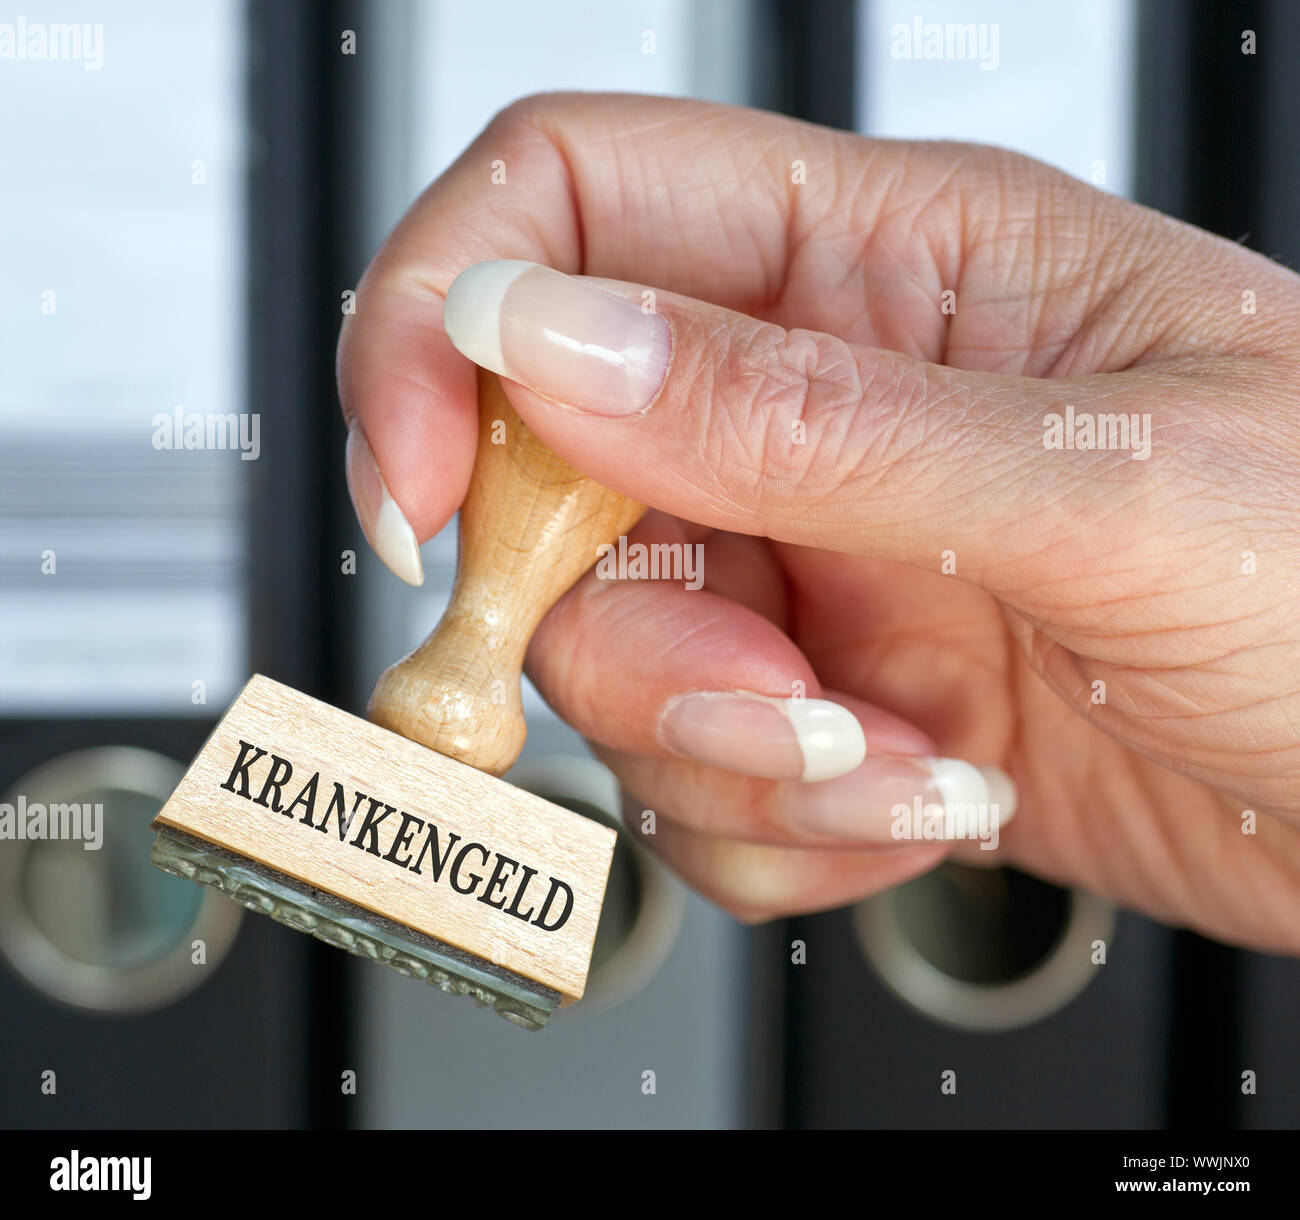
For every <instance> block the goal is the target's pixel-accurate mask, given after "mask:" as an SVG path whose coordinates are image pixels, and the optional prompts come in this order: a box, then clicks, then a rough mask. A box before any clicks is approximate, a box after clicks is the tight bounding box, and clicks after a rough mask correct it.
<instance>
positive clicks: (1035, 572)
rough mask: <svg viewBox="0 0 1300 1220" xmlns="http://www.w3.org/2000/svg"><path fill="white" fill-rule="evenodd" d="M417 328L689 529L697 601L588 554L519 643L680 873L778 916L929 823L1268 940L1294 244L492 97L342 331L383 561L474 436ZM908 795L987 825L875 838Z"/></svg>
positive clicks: (912, 165) (900, 151)
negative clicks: (493, 106)
mask: <svg viewBox="0 0 1300 1220" xmlns="http://www.w3.org/2000/svg"><path fill="white" fill-rule="evenodd" d="M796 163H802V166H803V167H804V168H803V170H802V172H801V171H800V168H799V165H798V164H796ZM494 164H495V165H496V169H497V172H496V175H495V176H496V178H497V179H500V177H501V172H500V171H501V170H502V169H504V175H505V181H504V182H501V181H496V182H494ZM801 177H805V178H806V180H805V181H802V182H801V181H799V179H800V178H801ZM503 259H507V260H525V261H527V262H530V263H539V264H544V265H545V267H546V268H555V269H557V270H554V271H552V270H544V269H532V270H529V269H522V273H521V269H520V268H519V267H509V266H507V267H505V268H503V267H501V266H500V265H499V264H497V263H495V262H494V261H492V260H503ZM473 264H486V265H485V266H475V267H474V268H473V269H472V270H471V271H470V272H469V273H468V274H467V275H466V276H465V277H464V279H462V280H461V281H459V282H458V284H457V286H456V289H455V291H454V292H453V293H452V296H451V298H450V300H448V291H449V289H451V287H452V283H453V281H454V280H456V277H457V275H458V274H459V273H461V272H462V271H464V270H465V269H466V268H468V267H471V265H473ZM561 273H565V274H561ZM577 276H585V277H599V278H597V279H585V280H584V279H577V278H572V277H577ZM503 294H504V295H503ZM444 306H446V318H445V327H444ZM449 331H450V333H451V336H452V337H449V335H448V332H449ZM453 338H455V340H456V341H457V343H458V344H459V345H460V347H461V349H463V351H464V352H466V353H468V354H469V355H470V356H472V357H474V358H475V359H477V360H479V361H480V362H482V363H485V364H488V365H491V366H493V367H495V368H496V369H497V371H498V372H501V373H502V374H503V375H505V376H507V377H510V378H511V379H512V381H510V382H508V383H507V390H508V393H509V396H510V399H511V401H512V403H513V404H514V406H515V408H516V410H517V411H518V412H519V414H520V415H521V416H522V417H523V419H524V420H525V421H526V422H527V423H528V424H529V426H530V427H532V428H533V429H534V431H535V432H536V433H537V434H538V435H539V436H540V437H541V438H542V439H543V440H544V441H545V442H546V443H547V444H548V445H550V446H551V447H552V448H553V449H554V450H555V451H556V452H557V453H559V454H561V455H562V456H563V457H565V458H567V459H568V460H569V461H570V462H571V463H573V465H575V466H577V467H579V468H580V469H582V470H583V471H585V472H586V473H588V474H590V475H591V476H593V477H594V478H596V479H598V480H600V481H601V482H603V483H606V484H608V485H609V486H610V487H613V488H616V489H618V490H619V491H622V492H624V493H626V494H627V495H629V496H632V497H634V498H637V499H639V500H642V501H644V502H645V503H647V504H649V505H651V506H652V508H653V509H654V510H656V511H652V512H651V513H650V514H649V515H648V516H647V518H646V519H645V520H644V521H643V522H642V524H641V525H640V526H639V527H638V528H637V530H636V531H635V533H634V535H633V536H632V538H631V539H630V541H631V542H632V543H636V542H647V543H648V542H668V543H673V542H675V543H678V544H681V545H682V546H687V545H690V546H693V545H694V544H697V543H702V544H703V555H704V564H703V588H701V589H699V590H698V591H696V590H690V589H687V588H685V587H684V582H682V581H678V582H676V583H673V582H669V581H662V580H661V581H650V580H633V579H627V580H606V579H601V578H600V577H599V576H597V575H596V574H595V573H594V572H593V573H589V574H588V576H587V577H586V578H585V579H584V580H583V581H582V582H581V583H580V584H579V585H578V586H577V587H576V588H575V589H574V590H573V591H572V592H571V593H569V594H568V595H567V596H566V597H565V598H564V599H563V600H562V601H561V603H560V604H559V605H558V606H557V607H556V608H555V609H554V610H553V611H552V613H551V614H550V615H549V616H548V617H547V618H546V620H545V622H544V623H543V625H542V627H541V629H540V630H539V632H538V634H537V636H536V637H535V639H534V641H533V645H532V647H531V649H530V652H529V672H530V674H531V675H532V677H533V679H534V680H535V682H536V683H537V685H538V687H539V688H540V689H541V691H542V692H543V694H544V695H545V696H546V697H547V699H548V700H549V701H550V702H551V704H552V705H553V706H554V707H555V708H556V709H557V710H558V711H559V712H560V714H561V715H563V716H564V717H565V718H566V719H567V720H568V721H570V723H572V724H573V725H574V726H576V727H577V728H578V730H579V731H580V732H582V733H583V734H584V735H585V736H586V737H588V738H589V739H590V741H591V742H592V744H593V746H594V747H595V749H596V751H597V753H598V755H599V756H600V757H601V758H602V759H604V760H605V761H606V762H607V763H608V764H609V766H610V767H611V768H612V769H613V770H614V772H615V773H616V774H617V776H618V777H619V779H620V781H621V782H622V784H623V786H624V790H625V792H626V793H628V794H629V800H630V801H631V807H632V810H633V811H634V812H635V813H636V814H637V815H638V816H639V814H640V811H641V810H642V809H646V808H648V809H652V810H654V811H655V813H656V827H655V829H656V833H655V834H654V835H647V836H645V842H646V843H647V844H648V845H649V846H651V847H652V848H654V849H655V850H657V851H658V852H660V853H661V854H662V855H663V856H664V857H665V858H666V859H667V860H668V861H669V862H670V863H671V864H672V865H673V866H674V867H675V868H677V869H678V870H679V871H680V872H681V874H682V875H683V876H684V877H685V878H686V879H687V880H688V881H689V882H691V883H692V884H693V885H695V886H696V887H697V888H699V889H700V890H702V891H703V892H704V893H705V894H707V895H709V896H710V897H711V898H713V899H714V900H715V901H717V902H719V903H721V904H722V905H723V906H725V907H726V908H728V909H729V910H731V911H733V912H734V913H736V914H737V915H738V916H740V917H741V918H744V919H762V918H768V917H772V916H776V915H782V914H789V913H795V912H803V911H811V910H818V909H822V908H827V907H832V906H837V905H840V904H843V903H848V902H853V901H856V900H858V899H860V898H862V897H864V896H865V895H868V894H871V893H874V892H876V891H879V890H881V889H884V888H887V887H889V886H893V885H895V884H897V883H899V882H901V881H903V880H905V879H907V878H908V877H911V876H914V875H916V874H918V873H921V872H923V871H925V870H927V869H929V868H931V867H932V866H933V865H934V864H935V863H936V862H937V861H938V860H940V859H942V858H943V857H944V856H946V855H948V854H953V855H954V856H955V857H956V858H959V859H965V860H968V861H970V862H973V863H981V864H987V863H1010V864H1014V865H1016V866H1018V867H1021V868H1024V869H1027V870H1029V871H1031V872H1034V873H1036V874H1038V875H1040V876H1042V877H1045V878H1047V879H1049V880H1052V881H1055V882H1059V883H1061V884H1066V885H1079V886H1083V887H1085V888H1087V889H1090V890H1092V891H1094V892H1096V893H1099V894H1102V895H1104V896H1107V897H1109V898H1111V899H1114V900H1116V901H1119V902H1121V903H1124V904H1128V905H1131V906H1134V907H1137V908H1139V909H1141V910H1143V911H1146V912H1148V913H1150V914H1152V915H1154V916H1155V917H1157V918H1160V919H1163V920H1166V921H1168V922H1171V923H1175V924H1184V925H1188V926H1191V927H1193V928H1196V929H1198V930H1199V931H1201V932H1204V933H1206V934H1209V935H1212V936H1216V937H1219V938H1222V939H1226V940H1230V941H1234V942H1238V943H1241V944H1245V945H1250V946H1254V947H1259V948H1265V949H1272V950H1281V951H1287V952H1300V693H1297V691H1298V690H1300V614H1297V588H1298V581H1300V512H1298V503H1300V458H1298V457H1297V452H1298V450H1300V279H1297V277H1296V276H1295V275H1293V274H1291V273H1290V272H1288V271H1286V270H1284V269H1282V268H1280V267H1278V266H1277V265H1275V264H1273V263H1271V262H1269V261H1268V260H1266V259H1264V258H1262V257H1259V256H1258V255H1255V254H1252V253H1249V252H1248V251H1246V250H1243V249H1241V248H1240V247H1238V246H1236V245H1233V244H1232V243H1230V242H1227V241H1222V240H1219V239H1217V238H1214V237H1212V236H1210V235H1208V234H1205V233H1202V232H1200V231H1198V230H1195V229H1192V228H1189V227H1187V226H1185V225H1182V224H1179V223H1176V222H1175V221H1172V220H1170V219H1168V218H1166V217H1163V216H1160V215H1158V214H1156V213H1154V212H1151V211H1148V210H1146V209H1144V208H1140V207H1138V206H1136V205H1133V204H1131V203H1128V202H1126V201H1124V200H1121V199H1118V198H1114V197H1112V196H1109V195H1106V194H1103V193H1101V192H1098V191H1096V190H1093V189H1091V188H1090V187H1088V186H1086V185H1084V184H1082V183H1080V182H1077V181H1075V180H1073V179H1071V178H1068V177H1066V176H1064V175H1063V174H1060V173H1058V172H1056V171H1054V170H1051V169H1049V168H1047V167H1045V166H1043V165H1040V164H1038V163H1036V162H1033V161H1030V160H1027V159H1025V158H1023V157H1019V156H1016V155H1013V154H1010V153H1006V152H1001V151H997V150H994V149H989V148H981V147H972V146H966V145H956V144H929V143H905V142H888V141H878V140H869V139H864V138H861V137H858V136H854V135H848V134H843V133H837V132H831V131H827V130H823V129H820V128H817V127H812V126H809V125H806V124H801V123H796V122H793V121H789V120H786V119H783V118H779V117H775V116H771V115H766V114H762V113H757V112H752V111H747V110H739V109H728V108H722V107H715V106H709V105H704V104H697V103H693V102H685V101H674V100H666V99H654V98H643V97H622V96H609V97H594V96H589V95H584V96H551V97H539V98H533V99H529V100H526V101H525V102H522V103H519V104H516V105H515V106H512V107H511V108H510V109H508V110H507V111H505V112H504V113H502V114H501V115H500V116H498V118H497V119H496V120H495V121H494V122H493V123H492V124H491V125H490V126H489V127H488V128H487V130H486V131H485V132H484V133H483V134H482V135H481V136H480V137H479V139H478V140H477V141H476V142H475V143H474V145H473V146H472V147H471V148H470V149H469V150H468V151H467V152H466V153H465V154H464V155H463V156H462V157H461V159H460V160H459V161H458V162H457V163H456V164H455V165H454V166H453V167H452V168H451V169H450V170H448V171H447V173H446V174H445V175H443V177H442V178H440V179H439V180H438V181H437V182H436V183H434V184H433V186H431V187H430V188H429V190H428V191H427V192H426V193H425V194H424V195H423V196H422V197H421V199H420V200H419V201H418V202H417V203H416V204H415V206H414V207H413V208H412V209H411V211H410V212H409V213H408V215H407V216H406V217H405V218H404V219H403V221H402V222H401V224H400V225H399V226H398V227H397V229H396V230H395V231H394V232H393V234H392V235H391V237H390V238H389V239H388V241H387V242H386V244H385V245H384V247H383V249H382V250H381V251H380V252H379V254H378V255H377V256H376V258H375V260H374V262H373V263H372V265H371V266H370V268H369V270H368V271H367V272H366V275H365V277H364V279H363V281H362V283H361V285H360V287H359V290H358V299H357V312H356V315H355V316H354V317H351V318H349V319H347V321H346V323H345V326H344V330H343V334H342V337H341V339H340V345H339V386H340V395H341V399H342V403H343V408H344V412H345V415H346V417H347V420H348V422H349V425H350V426H351V434H350V439H349V457H348V469H349V481H350V485H351V487H352V489H353V495H354V500H355V502H356V503H357V505H358V511H359V513H360V516H361V519H362V523H363V525H364V526H365V528H366V531H367V534H368V536H369V538H370V540H371V542H372V544H373V545H374V546H375V548H376V550H377V551H378V552H379V554H380V555H381V556H382V557H383V558H384V559H385V560H386V561H387V562H388V563H389V565H390V566H391V567H393V569H394V570H395V571H396V572H397V573H398V574H399V575H401V576H403V577H405V578H406V579H408V580H412V581H418V580H419V579H420V574H419V557H418V552H417V551H416V549H415V547H416V541H417V539H426V538H428V537H430V536H431V535H432V534H433V533H435V532H436V531H437V530H438V529H439V528H441V527H442V526H443V525H444V524H445V523H446V521H447V520H448V519H449V518H450V517H451V515H452V514H453V513H454V512H455V510H456V508H457V506H458V504H459V503H460V500H461V499H462V498H463V496H464V492H465V488H466V485H467V482H468V478H469V473H470V470H471V466H472V463H473V458H474V445H475V423H474V419H475V398H474V371H473V366H472V365H471V363H470V361H469V360H467V359H466V358H465V355H463V354H462V351H461V350H458V349H457V346H456V345H455V344H453ZM1067 408H1068V410H1067ZM1117 416H1123V417H1125V422H1126V423H1127V424H1128V425H1130V427H1129V429H1128V430H1127V432H1123V431H1120V425H1119V421H1118V420H1117V419H1116V418H1115V417H1117ZM1099 417H1111V418H1110V419H1109V420H1107V419H1106V418H1102V419H1101V420H1100V426H1101V429H1102V438H1103V443H1105V444H1107V445H1109V446H1110V447H1106V448H1097V447H1094V448H1088V447H1084V446H1085V445H1086V444H1087V442H1088V433H1087V431H1086V429H1087V427H1088V424H1089V421H1091V422H1092V423H1093V424H1097V423H1098V418H1099ZM1067 424H1068V432H1069V436H1070V438H1071V439H1072V440H1073V441H1074V442H1075V444H1074V446H1073V447H1059V446H1058V447H1052V446H1053V445H1054V444H1056V442H1058V441H1059V442H1061V444H1062V445H1063V444H1065V442H1066V432H1067ZM1094 441H1095V436H1094ZM1120 445H1122V446H1123V447H1116V446H1120ZM1148 447H1149V448H1148ZM690 554H692V555H693V554H694V552H693V551H692V552H690ZM799 684H802V687H800V685H799ZM801 691H802V692H803V693H806V700H804V701H802V702H800V701H798V700H796V701H794V702H791V701H790V697H791V695H792V694H797V693H800V692H801ZM756 696H757V697H756ZM846 709H847V710H846ZM864 741H865V748H866V756H865V760H862V747H863V743H864ZM931 759H951V760H963V761H961V762H942V761H941V762H937V763H936V762H930V761H927V760H931ZM976 768H982V769H981V770H977V769H976ZM1004 773H1005V774H1004ZM1006 775H1009V776H1010V777H1011V780H1013V781H1014V790H1018V792H1019V806H1018V810H1019V811H1018V814H1017V816H1016V818H1015V821H1014V822H1011V823H1010V825H1005V823H1006V822H1007V820H1008V818H1009V816H1010V814H1011V813H1012V812H1014V811H1015V809H1016V805H1015V795H1014V790H1013V788H1012V785H1011V783H1010V782H1009V781H1008V780H1007V779H1006V778H1005V776H1006ZM805 777H807V778H811V779H817V778H818V777H822V778H820V781H819V782H802V781H803V779H804V778H805ZM918 796H919V797H921V798H922V799H923V800H924V801H926V802H928V803H934V802H942V801H944V800H948V801H950V802H957V803H961V802H962V801H976V802H979V801H981V800H982V801H983V802H984V803H987V804H992V805H996V806H998V808H999V809H1000V818H1001V823H1002V824H1003V826H1004V829H1001V830H1000V832H999V837H1000V844H999V846H998V849H997V850H996V851H985V850H982V845H981V844H980V843H977V842H974V841H971V840H970V839H969V838H968V839H965V840H960V841H955V842H935V841H908V840H903V841H902V842H901V844H900V840H899V839H897V838H896V837H895V834H894V832H895V831H897V830H898V828H899V827H900V825H902V823H901V822H900V820H899V819H897V818H896V817H895V816H894V812H895V806H897V805H899V804H902V805H909V806H910V804H911V802H912V801H913V799H914V798H915V797H918ZM1247 811H1249V812H1247ZM960 825H961V824H960V823H954V826H956V827H958V828H960ZM633 826H634V830H635V829H639V828H640V823H639V821H634V823H633ZM950 829H951V828H950Z"/></svg>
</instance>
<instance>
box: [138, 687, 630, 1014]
mask: <svg viewBox="0 0 1300 1220" xmlns="http://www.w3.org/2000/svg"><path fill="white" fill-rule="evenodd" d="M313 777H315V778H314V779H313ZM157 820H158V822H159V823H162V824H164V825H167V826H172V827H175V828H177V829H179V830H182V831H186V832H188V833H189V834H192V835H195V836H197V837H198V838H201V839H204V840H206V841H208V842H211V843H216V844H218V845H219V846H221V847H224V848H227V849H228V850H230V851H234V852H237V853H239V854H240V855H243V856H247V857H249V858H251V859H253V860H257V861H261V862H262V863H264V864H267V865H269V866H271V867H272V868H274V869H277V870H278V871H280V872H282V873H284V874H286V875H287V876H289V877H291V878H293V879H295V880H297V881H300V882H305V883H307V884H309V885H313V886H316V887H318V888H319V889H322V890H325V891H326V892H328V893H331V894H334V895H336V896H337V897H339V898H343V899H346V900H348V901H350V902H353V903H355V904H356V905H358V906H360V907H363V908H365V909H366V910H369V911H375V912H379V913H381V914H383V915H386V916H388V917H389V918H390V919H394V920H397V921H398V922H399V923H403V924H406V925H408V926H410V927H412V928H415V929H417V930H418V931H421V932H424V933H426V934H427V935H429V936H433V937H436V938H437V939H439V940H442V941H445V942H447V943H449V944H452V945H455V946H457V947H458V948H461V949H464V950H466V951H467V952H470V953H473V954H476V955H477V956H479V957H482V958H486V959H487V960H488V961H491V962H494V963H496V964H497V965H500V966H504V967H506V968H507V969H510V970H514V971H516V972H517V973H519V974H522V975H524V976H525V977H526V978H530V979H534V980H536V981H538V982H540V983H543V984H545V985H546V986H549V987H553V988H555V990H557V991H559V992H561V993H562V994H563V995H564V997H565V1002H566V1003H567V1002H571V1001H572V1000H575V999H578V998H579V997H581V995H582V992H583V989H584V986H585V984H586V976H587V968H588V964H589V962H590V958H591V947H592V943H593V942H594V939H595V935H596V925H597V922H598V921H599V918H600V910H601V903H602V901H603V898H604V892H605V883H606V880H607V878H608V874H609V866H610V860H611V858H612V855H613V850H614V841H615V833H614V831H613V830H612V829H610V828H609V827H607V826H603V825H601V824H600V823H598V822H595V821H592V820H590V819H588V818H584V817H581V816H579V815H578V814H575V813H572V812H570V811H569V810H567V809H563V808H560V807H559V806H557V805H552V804H551V803H550V802H548V801H544V800H542V799H541V798H540V797H537V796H534V795H533V794H532V793H529V792H525V791H523V790H521V789H518V788H515V787H514V786H512V785H510V784H507V783H505V782H504V781H502V780H499V779H495V778H493V777H491V776H488V775H485V774H483V773H482V772H480V771H478V770H475V769H474V768H472V767H469V766H466V765H465V764H463V763H461V762H457V761H455V760H454V759H451V758H446V757H444V756H443V755H441V754H439V753H436V752H434V751H432V750H429V749H426V748H425V747H424V746H422V745H417V744H415V743H414V742H411V741H408V740H406V739H404V738H403V737H400V736H398V735H397V734H396V733H392V732H390V731H388V730H387V729H384V728H380V727H378V726H376V725H373V724H369V723H367V722H366V721H364V720H362V719H360V718H358V717H356V716H351V715H349V714H348V713H346V712H342V711H339V710H338V709H337V708H334V707H331V706H330V705H329V704H326V703H322V702H321V701H320V700H317V699H312V698H309V697H308V696H306V695H303V694H301V693H299V692H298V691H295V690H292V689H291V688H289V687H287V686H283V685H281V684H280V683H278V682H274V681H272V680H270V679H269V678H265V677H262V676H260V675H258V676H255V677H253V678H252V679H250V681H249V682H248V684H247V686H245V687H244V689H243V691H242V692H241V693H240V695H239V698H238V699H237V700H236V701H235V702H234V704H232V706H231V708H230V710H229V711H228V712H227V713H226V715H225V716H224V717H223V718H222V720H221V722H220V724H219V725H218V726H217V728H216V729H215V730H214V731H213V733H212V736H211V737H210V738H209V739H208V741H207V742H206V744H205V745H204V747H203V749H202V750H201V751H200V753H199V755H198V757H197V758H196V759H195V760H194V762H193V764H192V765H191V766H190V768H189V770H188V771H187V772H186V774H185V776H184V778H183V779H182V780H181V783H180V785H179V787H177V789H176V791H175V793H173V795H172V796H171V798H170V799H169V800H168V802H167V804H166V806H165V807H164V808H163V810H162V811H161V813H160V814H159V815H158V819H157ZM412 865H414V866H415V867H412ZM566 890H567V891H568V892H569V893H571V894H572V902H571V904H569V903H567V899H566V897H565V892H566ZM548 895H550V896H551V899H552V901H551V902H550V903H549V905H547V904H546V901H545V900H546V899H547V897H548ZM566 905H568V906H569V910H568V912H567V914H565V915H564V918H563V919H562V920H561V915H562V914H564V907H565V906H566ZM512 907H513V913H512V910H511V908H512ZM551 924H556V925H558V926H556V927H555V929H554V930H548V925H551Z"/></svg>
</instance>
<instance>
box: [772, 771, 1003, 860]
mask: <svg viewBox="0 0 1300 1220" xmlns="http://www.w3.org/2000/svg"><path fill="white" fill-rule="evenodd" d="M1016 804H1017V795H1016V786H1015V784H1014V783H1013V782H1012V780H1011V777H1010V776H1009V775H1007V774H1006V773H1005V772H1004V771H1001V770H999V769H998V768H997V767H976V766H972V765H971V764H970V763H968V762H963V761H962V760H961V759H958V758H913V757H907V756H903V755H887V754H873V755H871V756H870V757H869V758H867V759H866V761H865V762H864V763H863V764H862V766H860V767H859V768H858V769H857V770H856V771H854V772H852V773H851V774H849V775H843V776H841V777H840V778H839V779H836V780H833V781H832V782H830V783H828V784H814V785H811V786H809V787H806V788H798V789H795V790H794V791H793V792H792V793H791V796H790V805H789V815H790V820H791V821H792V822H793V823H794V824H795V825H796V826H798V827H799V828H801V829H803V830H807V831H810V832H812V833H814V834H819V835H828V836H830V837H832V838H837V839H844V840H847V841H854V840H860V841H862V842H869V843H886V842H890V841H893V842H897V843H899V844H900V845H902V844H907V843H912V842H918V841H919V842H933V841H954V840H960V839H978V840H980V842H981V846H987V847H988V848H989V849H990V850H991V849H992V848H995V847H996V846H997V844H998V835H999V831H1000V830H1001V828H1002V827H1003V826H1005V825H1006V824H1007V823H1008V822H1009V821H1011V819H1012V818H1013V817H1014V816H1015V813H1016Z"/></svg>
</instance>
